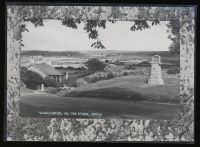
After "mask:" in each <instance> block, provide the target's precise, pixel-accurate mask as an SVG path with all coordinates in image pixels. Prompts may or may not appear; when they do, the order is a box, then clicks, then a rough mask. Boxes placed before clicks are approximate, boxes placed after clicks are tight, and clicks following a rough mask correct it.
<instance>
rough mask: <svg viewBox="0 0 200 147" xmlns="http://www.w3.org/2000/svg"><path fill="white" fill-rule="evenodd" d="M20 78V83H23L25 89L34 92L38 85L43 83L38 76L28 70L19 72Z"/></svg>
mask: <svg viewBox="0 0 200 147" xmlns="http://www.w3.org/2000/svg"><path fill="white" fill-rule="evenodd" d="M20 76H21V80H22V82H23V83H25V84H26V87H27V88H29V89H33V90H36V89H37V87H38V86H39V85H41V84H44V83H45V82H44V80H43V78H42V77H41V76H40V75H39V74H37V73H35V72H32V71H29V70H28V71H23V72H21V75H20Z"/></svg>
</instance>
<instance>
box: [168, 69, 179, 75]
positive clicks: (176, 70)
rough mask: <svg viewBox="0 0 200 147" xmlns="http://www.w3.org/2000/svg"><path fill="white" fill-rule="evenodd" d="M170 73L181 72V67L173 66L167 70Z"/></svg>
mask: <svg viewBox="0 0 200 147" xmlns="http://www.w3.org/2000/svg"><path fill="white" fill-rule="evenodd" d="M167 73H168V74H178V73H180V68H172V69H168V70H167Z"/></svg>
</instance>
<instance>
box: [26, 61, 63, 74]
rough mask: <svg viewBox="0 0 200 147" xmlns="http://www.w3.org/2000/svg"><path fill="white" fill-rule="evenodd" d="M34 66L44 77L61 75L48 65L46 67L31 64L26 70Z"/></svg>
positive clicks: (44, 65) (43, 64)
mask: <svg viewBox="0 0 200 147" xmlns="http://www.w3.org/2000/svg"><path fill="white" fill-rule="evenodd" d="M31 66H34V67H35V68H37V69H38V70H40V71H41V72H43V73H44V74H46V75H48V76H49V75H63V74H62V73H61V72H59V71H58V70H56V69H55V68H53V67H52V66H50V65H47V64H45V63H42V64H31V65H30V66H28V67H27V68H29V67H31Z"/></svg>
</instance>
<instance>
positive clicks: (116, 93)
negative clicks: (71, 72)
mask: <svg viewBox="0 0 200 147" xmlns="http://www.w3.org/2000/svg"><path fill="white" fill-rule="evenodd" d="M164 82H165V85H160V86H149V85H148V84H147V79H145V78H138V77H134V76H126V77H120V78H115V79H111V80H105V81H100V82H97V83H92V84H87V85H83V86H80V87H78V88H76V89H73V90H65V91H61V92H59V93H58V95H59V96H62V97H88V98H103V99H120V100H134V101H135V100H137V101H149V102H159V103H177V104H178V103H179V79H176V78H173V79H172V78H168V79H164Z"/></svg>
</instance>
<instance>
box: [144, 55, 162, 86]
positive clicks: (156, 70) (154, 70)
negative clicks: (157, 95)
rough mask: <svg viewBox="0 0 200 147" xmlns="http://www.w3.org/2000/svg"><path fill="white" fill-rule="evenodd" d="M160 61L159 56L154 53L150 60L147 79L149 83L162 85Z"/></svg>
mask: <svg viewBox="0 0 200 147" xmlns="http://www.w3.org/2000/svg"><path fill="white" fill-rule="evenodd" d="M160 63H161V62H160V56H158V55H154V56H153V57H152V62H151V75H150V79H149V80H148V84H149V85H164V81H163V79H162V73H161V67H160Z"/></svg>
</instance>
